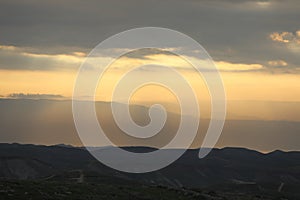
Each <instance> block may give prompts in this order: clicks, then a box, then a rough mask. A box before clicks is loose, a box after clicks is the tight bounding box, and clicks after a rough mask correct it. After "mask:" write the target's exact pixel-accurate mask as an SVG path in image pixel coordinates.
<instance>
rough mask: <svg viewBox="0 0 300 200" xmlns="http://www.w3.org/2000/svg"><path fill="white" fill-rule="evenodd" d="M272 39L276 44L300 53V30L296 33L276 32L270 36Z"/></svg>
mask: <svg viewBox="0 0 300 200" xmlns="http://www.w3.org/2000/svg"><path fill="white" fill-rule="evenodd" d="M270 38H271V39H272V40H273V41H275V42H278V43H282V44H284V45H285V46H286V47H287V48H288V49H289V50H291V51H293V52H297V53H299V52H300V30H298V31H296V32H287V31H284V32H274V33H271V34H270Z"/></svg>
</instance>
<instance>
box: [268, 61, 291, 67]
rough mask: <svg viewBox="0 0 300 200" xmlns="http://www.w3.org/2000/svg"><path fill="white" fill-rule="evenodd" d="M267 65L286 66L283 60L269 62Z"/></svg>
mask: <svg viewBox="0 0 300 200" xmlns="http://www.w3.org/2000/svg"><path fill="white" fill-rule="evenodd" d="M268 64H269V66H271V67H285V66H287V65H288V63H287V62H285V61H284V60H270V61H269V62H268Z"/></svg>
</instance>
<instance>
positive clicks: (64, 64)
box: [0, 45, 85, 70]
mask: <svg viewBox="0 0 300 200" xmlns="http://www.w3.org/2000/svg"><path fill="white" fill-rule="evenodd" d="M84 56H85V53H83V52H72V53H71V54H42V53H31V52H30V50H28V49H26V48H20V47H16V46H6V45H0V60H1V62H0V69H8V70H59V69H60V70H62V69H63V70H66V69H71V70H72V69H77V68H78V67H79V66H80V64H81V62H82V60H83V59H84Z"/></svg>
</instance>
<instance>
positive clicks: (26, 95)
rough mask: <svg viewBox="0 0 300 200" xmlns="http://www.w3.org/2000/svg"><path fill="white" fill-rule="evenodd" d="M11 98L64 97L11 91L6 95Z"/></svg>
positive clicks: (61, 97) (62, 97)
mask: <svg viewBox="0 0 300 200" xmlns="http://www.w3.org/2000/svg"><path fill="white" fill-rule="evenodd" d="M6 98H11V99H64V98H65V97H64V96H62V95H59V94H24V93H12V94H9V95H7V96H6Z"/></svg>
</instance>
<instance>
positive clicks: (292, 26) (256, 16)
mask: <svg viewBox="0 0 300 200" xmlns="http://www.w3.org/2000/svg"><path fill="white" fill-rule="evenodd" d="M299 11H300V3H299V1H298V0H286V1H279V0H275V1H272V0H270V1H267V0H241V1H238V0H225V1H223V0H222V1H221V0H213V1H211V0H210V1H208V0H202V1H196V0H188V1H182V0H165V1H161V0H151V1H148V0H147V1H146V0H127V1H121V0H101V1H98V0H90V1H79V0H72V1H71V0H65V1H57V0H54V1H37V0H30V1H16V0H3V1H1V3H0V29H1V35H0V41H1V44H2V45H15V46H22V47H30V48H32V49H33V50H32V51H36V52H38V53H39V52H43V53H68V52H66V51H83V52H88V51H89V50H90V49H92V48H93V47H94V46H96V45H97V44H98V43H99V42H100V41H102V40H103V39H105V38H107V37H109V36H111V35H113V34H116V33H118V32H120V31H124V30H127V29H130V28H135V27H144V26H159V27H166V28H171V29H175V30H178V31H181V32H183V33H186V34H188V35H190V36H191V37H193V38H194V39H196V40H197V41H198V42H200V43H201V44H202V45H203V46H204V47H205V48H206V49H207V50H208V52H209V53H210V54H211V55H212V57H213V58H214V59H215V60H225V61H228V62H237V63H260V64H263V65H265V66H267V67H270V68H272V66H269V65H268V62H269V61H270V60H285V61H287V62H288V67H289V68H296V67H299V66H300V59H299V57H298V56H297V55H298V54H299V52H296V53H295V52H290V51H289V49H288V48H287V47H286V46H285V45H281V44H277V43H274V41H272V40H271V39H270V37H269V35H270V34H271V33H273V32H282V31H288V32H295V31H297V30H299V29H300V24H299V18H300V12H299ZM34 49H36V50H34Z"/></svg>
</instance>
